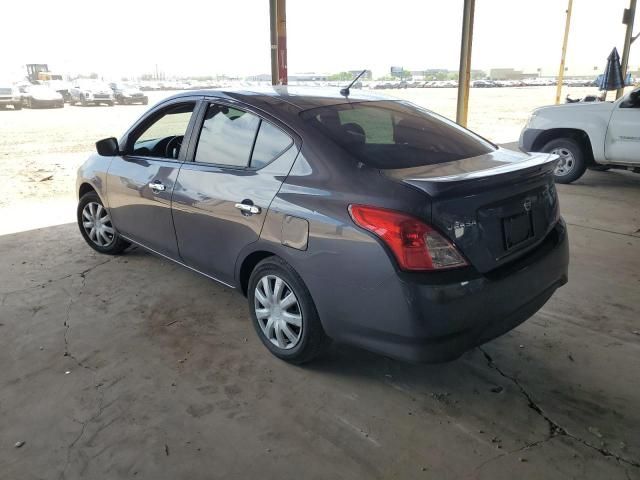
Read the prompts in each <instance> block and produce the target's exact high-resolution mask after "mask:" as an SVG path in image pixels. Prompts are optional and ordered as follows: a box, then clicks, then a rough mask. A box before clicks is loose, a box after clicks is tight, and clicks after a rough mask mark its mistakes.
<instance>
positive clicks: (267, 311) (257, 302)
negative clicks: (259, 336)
mask: <svg viewBox="0 0 640 480" xmlns="http://www.w3.org/2000/svg"><path fill="white" fill-rule="evenodd" d="M254 308H255V313H256V318H257V319H258V325H259V326H260V329H261V330H262V333H263V334H264V336H265V337H266V338H267V339H268V340H269V341H270V342H271V343H272V344H274V345H275V346H276V347H278V348H281V349H283V350H289V349H291V348H293V347H295V346H296V345H297V344H298V343H299V342H300V339H301V338H302V309H301V308H300V303H299V302H298V298H297V297H296V295H295V293H294V292H293V290H292V289H291V287H290V286H289V285H288V284H287V283H286V282H285V281H284V280H283V279H282V278H280V277H278V276H277V275H265V276H264V277H262V278H261V279H260V280H259V281H258V283H257V284H256V288H255V291H254Z"/></svg>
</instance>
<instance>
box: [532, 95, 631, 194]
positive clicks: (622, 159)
mask: <svg viewBox="0 0 640 480" xmlns="http://www.w3.org/2000/svg"><path fill="white" fill-rule="evenodd" d="M520 149H522V150H524V151H527V152H529V151H533V152H549V153H554V154H556V155H558V156H559V157H560V161H559V162H558V165H557V166H556V169H555V174H554V175H555V179H556V182H559V183H571V182H573V181H575V180H577V179H579V178H580V177H581V176H582V175H583V174H584V172H585V170H586V169H587V168H593V169H596V170H606V169H608V168H624V169H629V170H632V171H635V172H640V88H636V89H635V90H633V91H631V92H629V93H628V94H627V95H624V96H623V97H621V98H619V99H618V100H616V101H615V102H576V103H565V104H562V105H552V106H548V107H542V108H538V109H536V110H534V111H533V113H532V114H531V117H530V118H529V121H528V122H527V124H526V126H525V127H524V129H523V130H522V133H521V134H520Z"/></svg>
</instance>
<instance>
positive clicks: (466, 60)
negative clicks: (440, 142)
mask: <svg viewBox="0 0 640 480" xmlns="http://www.w3.org/2000/svg"><path fill="white" fill-rule="evenodd" d="M475 7H476V0H464V12H463V14H462V40H461V44H460V69H459V70H458V104H457V108H456V122H457V123H458V124H459V125H462V126H463V127H466V126H467V117H468V113H469V86H470V84H471V46H472V44H473V16H474V13H475Z"/></svg>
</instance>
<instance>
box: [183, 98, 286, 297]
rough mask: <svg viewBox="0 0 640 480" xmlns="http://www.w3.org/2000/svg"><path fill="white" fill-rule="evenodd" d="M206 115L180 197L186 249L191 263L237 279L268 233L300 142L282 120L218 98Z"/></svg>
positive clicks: (226, 278)
mask: <svg viewBox="0 0 640 480" xmlns="http://www.w3.org/2000/svg"><path fill="white" fill-rule="evenodd" d="M201 117H202V118H201V119H200V120H199V121H198V126H199V127H198V129H197V130H196V131H197V132H198V135H195V136H194V142H192V144H193V147H192V148H190V153H189V158H190V161H188V162H186V163H185V164H184V165H183V166H182V168H181V170H180V174H179V176H178V180H177V186H176V188H175V190H174V194H173V218H174V223H175V229H176V236H177V239H178V248H179V250H180V255H181V257H182V260H183V262H184V263H186V264H187V265H188V266H190V267H192V268H194V269H196V270H199V271H200V272H202V273H205V274H207V275H209V276H212V277H214V278H216V279H218V280H220V281H222V282H225V283H228V284H232V283H233V280H234V270H235V263H236V259H237V257H238V255H239V253H240V251H241V250H242V249H243V248H244V247H245V246H247V245H248V244H250V243H252V242H255V241H256V240H257V239H258V237H259V236H260V231H261V229H262V225H263V223H264V219H265V216H266V213H267V210H268V208H269V205H270V204H271V201H272V200H273V197H274V196H275V195H276V193H277V192H278V190H279V188H280V185H281V184H282V182H283V181H284V179H285V178H286V176H287V175H288V173H289V171H290V170H291V167H292V165H293V162H294V160H295V158H296V155H297V152H298V145H296V143H297V142H298V141H297V140H296V141H294V137H295V135H294V134H293V133H292V132H290V131H288V130H287V129H286V128H285V127H284V126H283V125H280V124H278V122H277V121H275V120H274V119H271V118H267V117H265V115H264V114H262V113H261V112H259V111H257V110H255V109H251V108H250V107H247V106H244V105H239V104H236V103H223V102H220V101H215V102H214V101H211V102H209V104H208V105H206V108H203V109H202V110H201ZM196 139H197V142H196V141H195V140H196ZM298 143H299V142H298Z"/></svg>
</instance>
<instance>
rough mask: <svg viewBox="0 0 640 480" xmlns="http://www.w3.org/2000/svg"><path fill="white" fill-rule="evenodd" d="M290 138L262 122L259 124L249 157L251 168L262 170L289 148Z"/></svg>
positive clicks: (267, 123)
mask: <svg viewBox="0 0 640 480" xmlns="http://www.w3.org/2000/svg"><path fill="white" fill-rule="evenodd" d="M292 143H293V141H292V140H291V137H289V135H287V134H286V133H284V132H283V131H282V130H280V129H279V128H277V127H275V126H273V125H271V124H270V123H269V122H265V121H264V120H263V121H262V123H261V124H260V130H258V137H257V138H256V144H255V146H254V147H253V154H252V155H251V166H252V167H253V168H262V167H264V166H265V165H266V164H267V163H269V162H271V161H272V160H273V159H274V158H276V157H278V156H279V155H280V154H281V153H282V152H284V151H285V150H286V149H287V148H289V147H290V146H291V144H292Z"/></svg>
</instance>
